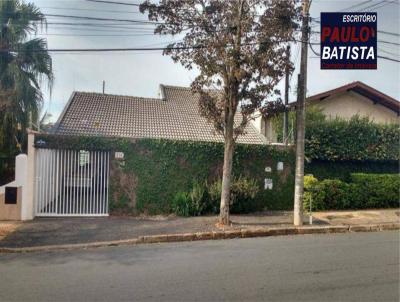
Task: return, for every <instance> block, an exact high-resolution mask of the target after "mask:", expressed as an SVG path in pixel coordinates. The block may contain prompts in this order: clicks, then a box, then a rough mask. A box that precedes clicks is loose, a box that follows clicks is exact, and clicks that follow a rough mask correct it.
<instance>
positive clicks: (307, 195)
mask: <svg viewBox="0 0 400 302" xmlns="http://www.w3.org/2000/svg"><path fill="white" fill-rule="evenodd" d="M317 183H318V179H317V178H315V177H314V176H313V175H311V174H308V175H304V195H303V200H304V201H303V209H304V211H307V212H308V211H310V204H311V205H312V207H313V209H312V210H314V209H315V204H312V203H311V201H312V198H313V197H312V195H313V192H314V188H315V186H316V184H317Z"/></svg>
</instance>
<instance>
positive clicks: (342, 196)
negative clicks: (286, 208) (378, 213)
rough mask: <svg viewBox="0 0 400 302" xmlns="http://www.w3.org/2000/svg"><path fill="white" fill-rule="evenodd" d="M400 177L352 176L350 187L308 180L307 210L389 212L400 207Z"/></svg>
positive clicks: (305, 196) (306, 181) (305, 195)
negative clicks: (372, 209) (375, 209)
mask: <svg viewBox="0 0 400 302" xmlns="http://www.w3.org/2000/svg"><path fill="white" fill-rule="evenodd" d="M399 188H400V176H399V175H397V174H361V173H357V174H352V181H351V182H350V183H346V182H343V181H341V180H338V179H325V180H322V181H318V180H317V179H316V178H314V177H313V176H307V177H305V183H304V191H305V192H304V201H303V206H304V209H305V210H307V211H308V210H309V208H310V201H312V210H313V211H321V210H342V209H366V208H389V207H398V206H399Z"/></svg>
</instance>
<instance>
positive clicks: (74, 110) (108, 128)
mask: <svg viewBox="0 0 400 302" xmlns="http://www.w3.org/2000/svg"><path fill="white" fill-rule="evenodd" d="M162 87H163V89H164V91H163V92H164V99H155V98H141V97H133V96H120V95H110V94H101V93H88V92H74V94H73V95H72V97H71V99H70V101H69V103H68V104H67V106H66V108H65V109H64V112H63V114H62V115H61V117H60V119H59V121H58V122H57V123H56V126H55V130H54V132H55V133H56V134H61V135H89V136H97V135H99V136H108V137H128V138H164V139H174V140H191V141H212V142H223V137H222V136H221V135H219V134H215V131H214V127H213V125H212V124H210V123H209V122H208V121H207V120H206V119H205V118H204V117H201V116H200V114H199V110H198V95H196V94H193V93H192V92H191V90H190V89H189V88H185V87H175V86H162ZM240 118H241V117H240V113H239V114H238V115H237V116H236V117H235V120H236V122H240ZM238 143H247V144H264V143H265V139H264V137H263V136H262V135H261V134H259V133H258V132H257V130H256V129H255V128H254V127H253V126H252V125H251V124H250V123H249V125H248V126H247V127H246V129H245V133H244V134H243V135H241V136H239V137H238Z"/></svg>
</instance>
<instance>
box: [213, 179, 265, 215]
mask: <svg viewBox="0 0 400 302" xmlns="http://www.w3.org/2000/svg"><path fill="white" fill-rule="evenodd" d="M208 190H209V191H208V192H209V196H210V205H211V209H212V213H218V212H219V204H220V200H221V191H222V181H221V180H218V181H216V182H214V183H212V184H211V185H210V186H209V187H208ZM258 192H259V186H258V184H257V181H256V180H255V179H251V178H246V177H243V176H239V177H238V178H234V179H233V180H232V184H231V208H230V212H231V213H233V214H241V213H249V212H254V211H257V210H260V206H259V204H258V203H257V200H256V196H257V194H258Z"/></svg>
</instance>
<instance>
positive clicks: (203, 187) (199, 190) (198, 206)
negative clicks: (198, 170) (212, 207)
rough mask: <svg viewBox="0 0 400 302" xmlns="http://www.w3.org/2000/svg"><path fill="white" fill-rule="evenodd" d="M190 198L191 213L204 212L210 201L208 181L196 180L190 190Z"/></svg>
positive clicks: (199, 213)
mask: <svg viewBox="0 0 400 302" xmlns="http://www.w3.org/2000/svg"><path fill="white" fill-rule="evenodd" d="M189 198H190V202H191V215H192V216H200V215H202V214H204V212H205V211H206V209H207V206H208V201H209V198H208V192H207V183H206V182H204V183H199V182H198V181H195V182H194V183H193V188H192V190H191V191H190V192H189Z"/></svg>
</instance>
